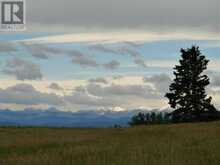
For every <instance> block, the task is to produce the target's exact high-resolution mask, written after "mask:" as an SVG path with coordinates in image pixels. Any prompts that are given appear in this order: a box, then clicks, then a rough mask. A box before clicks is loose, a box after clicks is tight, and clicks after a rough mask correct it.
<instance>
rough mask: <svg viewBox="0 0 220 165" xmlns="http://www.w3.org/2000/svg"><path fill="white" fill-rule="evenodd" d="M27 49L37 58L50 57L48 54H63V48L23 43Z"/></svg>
mask: <svg viewBox="0 0 220 165" xmlns="http://www.w3.org/2000/svg"><path fill="white" fill-rule="evenodd" d="M22 45H23V46H24V47H25V48H26V50H27V51H28V52H29V53H30V54H31V55H32V56H33V57H36V58H40V59H48V55H54V54H61V53H62V52H63V50H61V49H58V48H52V47H48V46H46V45H41V44H22Z"/></svg>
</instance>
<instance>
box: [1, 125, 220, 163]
mask: <svg viewBox="0 0 220 165" xmlns="http://www.w3.org/2000/svg"><path fill="white" fill-rule="evenodd" d="M0 164H1V165H61V164H62V165H71V164H73V165H145V164H146V165H219V164H220V122H211V123H197V124H177V125H153V126H148V127H146V126H141V127H135V128H121V129H114V128H107V129H70V128H59V129H58V128H0Z"/></svg>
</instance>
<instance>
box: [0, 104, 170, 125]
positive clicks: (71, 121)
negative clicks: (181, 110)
mask: <svg viewBox="0 0 220 165" xmlns="http://www.w3.org/2000/svg"><path fill="white" fill-rule="evenodd" d="M150 111H154V112H167V111H170V110H169V109H162V110H158V109H152V110H149V109H133V110H123V111H114V110H111V109H100V110H81V111H77V112H64V111H60V110H58V109H56V108H49V109H45V110H36V109H25V110H22V111H13V110H10V109H2V110H0V126H45V127H112V126H113V125H114V124H119V125H121V126H127V123H128V121H129V120H130V119H131V117H132V116H133V115H134V114H137V113H138V112H150Z"/></svg>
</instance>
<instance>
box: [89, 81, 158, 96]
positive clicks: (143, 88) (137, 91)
mask: <svg viewBox="0 0 220 165" xmlns="http://www.w3.org/2000/svg"><path fill="white" fill-rule="evenodd" d="M86 89H87V91H88V92H89V93H90V94H92V95H95V96H99V97H107V96H113V97H115V96H120V97H123V96H137V97H142V98H145V99H146V98H158V95H157V93H156V92H155V91H154V90H153V89H152V88H151V87H150V86H148V85H116V84H112V85H110V86H105V87H103V86H101V85H98V84H89V85H88V86H87V87H86Z"/></svg>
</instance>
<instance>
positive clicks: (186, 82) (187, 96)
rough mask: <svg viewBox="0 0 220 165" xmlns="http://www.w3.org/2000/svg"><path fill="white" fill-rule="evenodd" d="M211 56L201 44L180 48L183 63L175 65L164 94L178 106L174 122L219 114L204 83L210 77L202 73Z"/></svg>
mask: <svg viewBox="0 0 220 165" xmlns="http://www.w3.org/2000/svg"><path fill="white" fill-rule="evenodd" d="M208 62H209V60H207V59H206V57H205V56H204V55H202V54H201V52H200V50H199V47H196V46H192V47H191V48H188V49H181V59H180V61H179V63H180V65H176V66H175V67H174V72H173V73H174V76H175V79H174V82H173V83H172V84H171V85H170V87H169V89H170V93H167V94H166V95H165V96H166V97H167V98H168V99H169V104H170V106H171V107H172V108H174V109H175V110H174V111H173V112H172V113H171V116H172V119H173V121H174V122H188V121H206V120H214V119H217V118H219V112H218V111H217V110H216V108H215V107H214V105H213V104H212V103H211V100H212V98H211V97H208V96H207V94H206V91H205V87H206V86H207V85H209V83H210V82H209V78H208V76H207V75H205V74H203V71H204V70H206V69H207V65H208Z"/></svg>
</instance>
